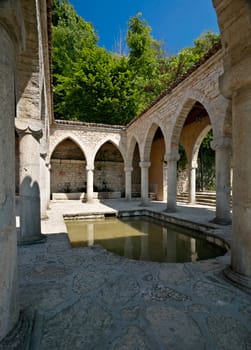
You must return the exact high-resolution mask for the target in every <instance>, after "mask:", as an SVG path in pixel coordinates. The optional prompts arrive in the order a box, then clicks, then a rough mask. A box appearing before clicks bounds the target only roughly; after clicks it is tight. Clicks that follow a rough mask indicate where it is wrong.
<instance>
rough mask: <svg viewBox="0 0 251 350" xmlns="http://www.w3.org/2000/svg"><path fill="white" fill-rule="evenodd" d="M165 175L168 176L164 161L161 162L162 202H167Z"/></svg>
mask: <svg viewBox="0 0 251 350" xmlns="http://www.w3.org/2000/svg"><path fill="white" fill-rule="evenodd" d="M167 174H168V167H167V161H166V160H164V162H163V201H164V202H166V201H167Z"/></svg>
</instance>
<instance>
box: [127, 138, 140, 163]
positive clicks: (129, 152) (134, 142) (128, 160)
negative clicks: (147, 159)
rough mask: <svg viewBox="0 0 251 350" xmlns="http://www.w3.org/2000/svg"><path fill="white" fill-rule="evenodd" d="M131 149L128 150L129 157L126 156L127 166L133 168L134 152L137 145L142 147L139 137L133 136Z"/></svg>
mask: <svg viewBox="0 0 251 350" xmlns="http://www.w3.org/2000/svg"><path fill="white" fill-rule="evenodd" d="M128 144H129V147H128V149H127V155H126V164H127V166H129V167H130V166H132V163H133V154H134V150H135V147H136V145H138V147H139V145H140V143H139V140H138V139H137V137H136V136H135V135H133V136H132V137H131V139H130V141H129V143H128ZM139 153H140V148H139Z"/></svg>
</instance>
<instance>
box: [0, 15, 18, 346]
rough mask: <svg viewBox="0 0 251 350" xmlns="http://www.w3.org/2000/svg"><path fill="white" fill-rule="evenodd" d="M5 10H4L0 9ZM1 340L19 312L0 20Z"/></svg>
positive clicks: (7, 43)
mask: <svg viewBox="0 0 251 350" xmlns="http://www.w3.org/2000/svg"><path fill="white" fill-rule="evenodd" d="M1 11H2V10H1ZM0 47H1V50H0V150H1V154H0V341H1V340H2V339H3V338H4V337H5V336H6V335H7V333H8V332H10V330H11V329H12V328H13V327H14V326H15V324H16V323H17V320H18V316H19V305H18V298H17V294H18V286H17V240H16V221H15V140H14V128H15V127H14V119H15V97H14V91H15V84H14V71H15V65H14V57H15V53H14V49H13V46H12V42H11V39H10V38H9V36H8V34H7V33H6V31H5V30H4V29H3V27H2V26H1V24H0Z"/></svg>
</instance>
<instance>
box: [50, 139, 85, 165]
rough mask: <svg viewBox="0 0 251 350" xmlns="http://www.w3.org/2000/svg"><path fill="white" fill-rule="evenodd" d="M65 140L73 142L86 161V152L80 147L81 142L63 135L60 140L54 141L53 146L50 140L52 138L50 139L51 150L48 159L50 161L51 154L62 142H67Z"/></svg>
mask: <svg viewBox="0 0 251 350" xmlns="http://www.w3.org/2000/svg"><path fill="white" fill-rule="evenodd" d="M67 139H70V140H71V141H72V142H74V143H75V144H76V145H77V146H78V147H79V148H80V149H81V151H82V152H83V155H84V157H85V159H86V160H87V152H86V150H85V149H84V148H83V146H82V145H81V142H80V141H79V140H78V139H77V138H76V137H74V136H73V135H71V134H66V135H64V136H63V137H62V138H61V139H59V140H58V139H55V143H54V144H53V142H52V140H53V138H51V144H52V146H51V149H50V155H49V159H51V156H52V154H53V152H54V151H55V149H56V148H57V147H58V145H59V144H60V143H62V142H63V141H65V140H67Z"/></svg>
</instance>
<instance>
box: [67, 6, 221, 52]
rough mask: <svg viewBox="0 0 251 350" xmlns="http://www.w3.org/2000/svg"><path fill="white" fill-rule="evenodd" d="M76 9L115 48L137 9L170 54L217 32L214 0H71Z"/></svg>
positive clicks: (104, 44)
mask: <svg viewBox="0 0 251 350" xmlns="http://www.w3.org/2000/svg"><path fill="white" fill-rule="evenodd" d="M69 2H70V3H71V4H72V5H73V6H74V8H75V9H76V11H77V13H78V14H79V15H80V16H82V17H83V18H84V19H85V20H86V21H88V22H91V23H92V24H93V26H94V28H95V30H96V32H97V33H98V36H99V38H100V40H99V45H100V46H104V47H105V48H107V49H108V50H115V48H116V44H115V43H116V42H118V41H119V37H120V35H121V34H120V33H122V36H125V34H126V29H127V23H128V20H129V18H130V17H131V16H135V15H136V14H137V13H138V12H141V13H142V17H143V18H144V19H145V20H146V21H147V22H148V24H149V25H150V26H151V28H152V35H153V37H154V38H155V39H157V40H161V41H164V42H165V49H166V50H167V52H168V53H169V54H172V53H177V52H178V51H179V50H180V49H182V48H183V47H187V46H191V45H192V44H193V40H194V39H196V38H197V37H198V36H199V35H200V34H201V33H202V32H203V31H207V30H211V31H213V32H216V33H218V32H219V29H218V24H217V19H216V15H215V11H214V8H213V5H212V1H211V0H127V1H121V0H105V1H104V0H92V1H85V0H69Z"/></svg>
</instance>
